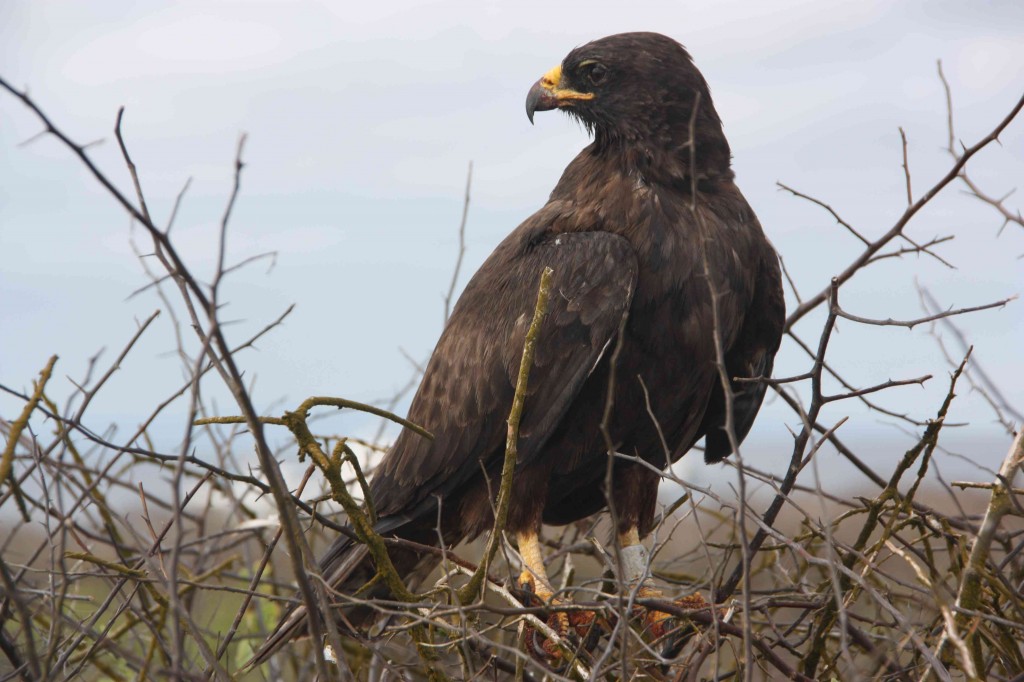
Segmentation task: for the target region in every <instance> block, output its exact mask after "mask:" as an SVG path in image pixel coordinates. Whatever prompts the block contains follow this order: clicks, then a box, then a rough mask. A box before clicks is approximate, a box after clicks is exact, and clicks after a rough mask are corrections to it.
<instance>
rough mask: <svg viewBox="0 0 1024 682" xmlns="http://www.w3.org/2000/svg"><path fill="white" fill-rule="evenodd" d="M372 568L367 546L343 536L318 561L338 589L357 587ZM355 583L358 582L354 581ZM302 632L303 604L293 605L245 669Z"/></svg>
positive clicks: (325, 578)
mask: <svg viewBox="0 0 1024 682" xmlns="http://www.w3.org/2000/svg"><path fill="white" fill-rule="evenodd" d="M328 560H331V561H328ZM372 568H373V566H372V561H371V560H370V558H369V550H367V549H366V546H365V545H360V544H357V543H355V542H353V541H352V540H351V539H350V538H348V537H345V536H342V537H340V538H338V540H336V541H335V542H334V544H333V545H331V548H330V549H329V550H328V552H327V553H326V554H325V555H324V556H323V557H322V558H321V560H320V570H321V571H322V572H323V576H324V580H325V581H326V582H327V584H328V585H331V586H333V587H334V589H336V590H338V591H341V592H354V591H355V590H357V589H359V587H360V586H361V585H363V584H365V583H366V581H367V580H368V579H369V578H364V577H363V575H364V573H365V572H366V570H367V569H368V570H371V571H372ZM371 576H372V574H371ZM357 582H358V584H354V583H357ZM346 588H350V589H346ZM305 633H306V605H305V604H298V605H296V606H292V607H291V608H290V609H289V610H288V612H286V613H285V614H284V616H283V617H282V618H281V620H280V621H279V622H278V624H277V626H276V627H275V628H274V631H273V632H271V633H270V636H268V637H267V639H266V641H264V642H263V644H261V645H260V648H259V649H257V650H256V653H254V654H253V656H252V658H251V659H249V661H248V663H246V664H245V668H253V667H255V666H258V665H261V664H263V663H265V662H266V661H267V660H268V659H269V658H270V657H271V656H273V655H274V654H276V653H277V652H278V651H280V650H281V649H282V648H283V647H284V645H286V644H287V643H288V642H290V641H292V640H293V639H296V638H298V637H301V636H303V635H304V634H305Z"/></svg>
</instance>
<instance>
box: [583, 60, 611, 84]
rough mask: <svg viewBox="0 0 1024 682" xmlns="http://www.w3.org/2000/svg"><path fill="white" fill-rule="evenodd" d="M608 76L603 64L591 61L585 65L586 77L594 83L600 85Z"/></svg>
mask: <svg viewBox="0 0 1024 682" xmlns="http://www.w3.org/2000/svg"><path fill="white" fill-rule="evenodd" d="M607 77H608V69H607V67H605V65H604V64H600V63H598V62H593V63H591V64H588V65H587V78H589V79H590V82H591V83H593V84H594V85H600V84H601V83H603V82H604V80H605V78H607Z"/></svg>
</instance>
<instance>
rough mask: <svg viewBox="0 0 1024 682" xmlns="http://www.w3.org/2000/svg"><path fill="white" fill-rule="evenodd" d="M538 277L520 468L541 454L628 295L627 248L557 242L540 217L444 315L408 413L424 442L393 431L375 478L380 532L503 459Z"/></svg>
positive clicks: (571, 237) (618, 241)
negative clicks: (543, 294)
mask: <svg viewBox="0 0 1024 682" xmlns="http://www.w3.org/2000/svg"><path fill="white" fill-rule="evenodd" d="M549 206H550V204H549ZM545 267H550V268H552V270H553V271H554V272H553V275H552V293H551V300H550V307H549V312H548V316H547V318H546V319H545V320H544V324H543V327H542V328H541V332H540V336H539V338H538V342H537V347H536V351H535V356H534V364H533V367H532V369H531V372H530V377H529V390H528V393H527V397H526V404H525V409H524V413H523V419H522V423H521V429H520V439H519V445H518V448H519V462H520V464H523V463H525V462H529V461H530V460H531V459H532V458H533V457H535V456H536V454H537V452H538V451H539V450H540V449H541V448H542V447H543V445H544V442H545V441H546V440H547V438H548V437H549V436H550V435H551V433H552V431H553V430H554V428H555V427H556V426H557V425H558V423H559V421H560V420H561V419H562V417H563V416H564V414H565V413H566V410H567V409H568V407H569V406H570V404H571V403H572V401H573V399H574V398H575V397H576V395H577V394H578V392H579V390H580V387H581V386H582V384H583V382H584V380H585V379H586V378H587V376H588V375H589V374H590V373H591V372H592V371H593V369H594V367H595V365H596V364H597V362H598V360H600V358H601V356H602V355H603V353H605V352H606V350H607V349H608V348H609V347H610V345H611V344H612V343H613V340H614V338H615V336H616V335H617V332H618V329H619V327H620V324H621V322H622V320H623V319H624V316H625V314H626V311H627V310H628V308H629V305H630V301H631V299H632V294H633V290H634V289H635V286H636V277H637V260H636V255H635V253H634V251H633V248H632V247H631V246H630V244H629V242H628V241H627V240H626V239H624V238H622V237H619V236H617V235H613V234H609V233H605V232H559V231H558V227H557V215H556V216H554V217H553V216H551V215H550V214H549V215H546V214H545V210H542V211H540V212H539V213H538V214H536V215H535V216H533V218H531V219H530V220H528V221H527V222H526V223H524V224H523V225H522V226H520V228H519V229H517V230H516V231H515V232H513V233H512V234H511V235H509V237H508V238H506V240H505V241H504V242H503V243H502V244H501V245H500V246H499V247H498V248H497V249H496V250H495V252H494V253H493V254H492V255H491V256H490V257H489V258H488V259H487V261H486V262H485V263H484V264H483V265H482V266H481V268H480V270H479V271H478V272H477V273H476V275H474V276H473V278H472V280H471V281H470V282H469V284H468V285H467V287H466V290H465V291H464V292H463V294H462V296H461V298H460V299H459V302H458V303H457V304H456V306H455V309H454V310H453V312H452V316H451V319H450V320H449V322H448V324H447V326H446V327H445V330H444V332H443V333H442V335H441V339H440V340H439V341H438V344H437V347H436V348H435V350H434V354H433V356H432V357H431V359H430V362H429V363H428V365H427V368H426V371H425V373H424V376H423V381H422V383H421V384H420V387H419V390H418V391H417V393H416V396H415V398H414V399H413V402H412V406H411V408H410V411H409V419H410V420H411V421H413V422H414V423H417V424H420V425H422V426H424V427H425V428H426V429H427V430H429V431H430V432H431V433H432V434H433V436H434V438H433V440H428V439H425V438H423V437H420V436H418V435H416V434H415V433H412V432H410V431H408V430H406V431H404V432H403V433H401V434H400V436H399V438H398V439H397V441H396V442H395V445H394V447H393V448H392V450H391V451H390V452H389V453H388V455H387V456H386V457H385V458H384V461H383V462H382V463H381V465H380V467H378V469H377V472H376V473H375V475H374V480H373V483H372V484H371V491H372V494H373V496H374V501H375V503H376V505H377V511H378V514H379V515H380V516H381V517H382V520H383V517H386V516H389V515H393V516H395V517H396V521H395V523H396V525H397V523H398V522H399V521H398V520H397V519H398V518H400V517H402V516H406V515H408V514H410V512H412V511H413V509H414V508H415V507H417V505H418V504H419V503H428V502H430V500H429V499H428V498H429V497H431V496H434V495H444V494H446V493H447V492H449V491H451V490H453V489H455V488H457V487H458V486H459V485H461V484H462V483H463V482H464V481H465V480H467V479H468V478H469V477H470V476H471V475H473V474H476V473H479V472H480V470H481V466H486V465H488V464H490V463H493V462H494V461H496V458H497V457H499V456H500V454H501V453H502V452H503V450H504V447H503V446H504V441H505V436H506V429H507V427H506V420H507V418H508V414H509V410H510V408H511V405H512V397H513V393H514V388H515V382H516V377H517V374H518V371H519V363H520V358H521V356H522V349H523V342H524V340H525V336H526V331H527V329H528V328H529V325H530V321H531V319H532V316H533V310H534V307H535V305H536V300H537V290H538V284H539V282H540V275H541V272H542V270H543V269H544V268H545ZM414 515H417V514H414ZM386 525H391V524H386Z"/></svg>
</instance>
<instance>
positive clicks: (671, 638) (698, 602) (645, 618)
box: [638, 587, 710, 655]
mask: <svg viewBox="0 0 1024 682" xmlns="http://www.w3.org/2000/svg"><path fill="white" fill-rule="evenodd" d="M640 594H641V596H643V597H647V598H656V599H657V598H661V596H662V595H661V592H660V591H659V590H655V589H651V588H646V587H645V588H641V590H640ZM673 603H674V604H676V605H677V606H679V607H680V608H683V609H687V610H696V609H704V608H710V605H709V604H708V603H707V602H706V601H704V597H702V596H701V595H700V594H699V593H696V592H695V593H693V594H691V595H689V596H686V597H683V598H681V599H676V600H675V601H673ZM638 608H639V609H642V611H643V615H642V616H641V626H642V632H643V635H644V639H646V640H648V641H649V642H651V643H654V642H663V643H664V647H663V651H662V654H663V655H665V654H666V652H669V651H676V652H678V651H679V649H680V648H682V646H683V645H684V644H685V643H686V642H687V640H689V638H690V637H691V636H692V635H693V634H694V633H695V632H697V629H696V628H695V627H694V626H693V625H692V624H689V623H687V622H683V621H682V619H680V618H679V617H677V616H675V615H674V614H670V613H665V612H664V611H655V610H653V609H645V608H643V607H638ZM638 615H639V614H638Z"/></svg>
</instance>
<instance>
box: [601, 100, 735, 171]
mask: <svg viewBox="0 0 1024 682" xmlns="http://www.w3.org/2000/svg"><path fill="white" fill-rule="evenodd" d="M662 94H663V95H664V98H663V99H662V100H661V101H652V102H651V103H650V106H648V107H647V108H646V110H645V116H644V119H643V121H642V122H641V121H636V122H635V121H633V120H619V121H615V122H614V123H606V124H603V125H602V124H598V125H594V126H593V128H592V130H593V133H594V145H593V146H592V149H593V151H594V152H595V153H596V154H599V155H601V156H604V157H611V158H615V159H616V161H617V162H618V163H621V164H623V165H624V166H625V167H626V168H629V169H630V170H631V171H632V172H635V173H637V174H638V175H640V176H643V177H645V178H647V179H648V180H650V181H651V182H656V183H662V184H671V185H675V184H679V183H682V184H689V183H690V182H691V179H692V178H693V177H694V176H696V180H698V181H702V180H716V179H731V178H732V177H733V173H732V170H731V168H730V165H731V161H732V156H731V152H730V150H729V142H728V141H727V140H726V139H725V132H724V131H723V130H722V121H721V119H719V117H718V113H717V112H716V111H715V107H714V104H713V103H712V102H711V95H710V94H709V93H708V90H707V89H706V86H705V87H704V88H699V87H698V88H694V89H692V90H689V89H688V92H686V93H684V95H683V96H682V97H679V96H676V97H673V95H676V93H672V94H668V93H662ZM695 107H696V114H695V113H694V108H695ZM691 141H692V142H691Z"/></svg>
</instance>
